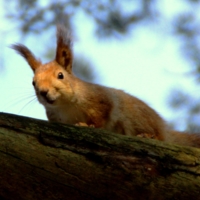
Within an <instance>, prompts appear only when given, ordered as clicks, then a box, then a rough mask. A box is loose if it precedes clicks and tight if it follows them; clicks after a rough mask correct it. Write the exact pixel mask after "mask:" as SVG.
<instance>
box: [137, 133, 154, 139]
mask: <svg viewBox="0 0 200 200" xmlns="http://www.w3.org/2000/svg"><path fill="white" fill-rule="evenodd" d="M137 137H142V138H152V139H154V138H155V135H153V134H149V133H140V134H138V135H137Z"/></svg>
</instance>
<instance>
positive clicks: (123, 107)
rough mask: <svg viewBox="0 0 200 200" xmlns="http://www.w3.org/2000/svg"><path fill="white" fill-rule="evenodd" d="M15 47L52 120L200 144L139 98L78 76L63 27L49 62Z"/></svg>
mask: <svg viewBox="0 0 200 200" xmlns="http://www.w3.org/2000/svg"><path fill="white" fill-rule="evenodd" d="M12 48H13V49H15V50H16V51H17V52H18V53H19V54H20V55H21V56H23V57H24V58H25V60H26V61H27V62H28V64H29V65H30V67H31V68H32V70H33V73H34V77H33V82H32V84H33V86H34V88H35V93H36V96H37V98H38V101H39V102H40V103H41V104H42V105H43V106H44V107H45V109H46V115H47V118H48V120H49V121H53V122H61V123H66V124H74V125H81V126H82V125H83V126H91V127H95V128H103V129H106V130H108V131H111V132H114V133H118V134H123V135H129V136H140V137H148V138H154V139H157V140H162V141H168V142H173V143H176V144H183V145H189V146H195V147H200V139H199V137H198V135H195V134H185V133H179V132H175V131H171V130H170V129H169V128H168V126H167V125H166V123H165V121H164V120H163V119H162V118H161V117H160V116H159V115H158V113H157V112H156V111H154V110H153V109H152V108H151V107H149V106H148V105H147V104H146V103H144V102H143V101H141V100H140V99H138V98H136V97H134V96H131V95H129V94H127V93H125V92H123V91H122V90H118V89H114V88H110V87H105V86H101V85H98V84H93V83H88V82H85V81H83V80H81V79H79V78H77V77H76V76H75V75H74V74H73V72H72V67H73V53H72V40H71V36H70V34H69V32H68V31H67V29H66V28H65V27H64V26H62V25H58V26H57V49H56V56H55V59H54V60H53V61H51V62H49V63H46V64H42V63H41V61H40V60H38V59H36V57H35V56H34V55H33V53H32V52H31V51H30V50H29V49H28V48H27V47H26V46H24V45H22V44H14V45H12Z"/></svg>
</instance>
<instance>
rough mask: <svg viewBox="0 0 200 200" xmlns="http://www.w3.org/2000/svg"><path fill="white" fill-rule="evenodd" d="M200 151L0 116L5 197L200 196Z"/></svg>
mask: <svg viewBox="0 0 200 200" xmlns="http://www.w3.org/2000/svg"><path fill="white" fill-rule="evenodd" d="M199 195H200V150H199V149H195V148H190V147H181V146H175V145H170V144H166V143H164V142H160V141H156V140H151V139H144V138H138V137H133V138H130V137H127V136H122V135H117V134H113V133H108V132H106V131H104V130H100V129H94V128H84V127H75V126H69V125H62V124H56V123H48V122H46V121H41V120H36V119H31V118H26V117H20V116H16V115H11V114H5V113H0V197H1V198H2V199H10V200H18V199H20V200H36V199H37V200H40V199H41V200H45V199H48V200H54V199H55V200H61V199H67V200H73V199H77V200H79V199H80V200H91V199H102V200H105V199H110V200H118V199H119V200H123V199H125V200H128V199H134V200H140V199H142V200H143V199H145V200H146V199H152V200H162V199H167V200H168V199H190V200H192V199H195V200H196V199H200V196H199Z"/></svg>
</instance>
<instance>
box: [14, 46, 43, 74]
mask: <svg viewBox="0 0 200 200" xmlns="http://www.w3.org/2000/svg"><path fill="white" fill-rule="evenodd" d="M11 48H12V49H14V50H15V51H17V53H19V54H20V55H21V56H22V57H24V58H25V60H26V61H27V62H28V64H29V65H30V67H31V68H32V70H33V71H35V70H36V68H38V67H39V66H40V65H41V62H40V61H39V60H37V59H36V58H35V56H34V55H33V53H32V52H31V51H30V50H29V49H28V48H27V47H26V46H24V45H22V44H13V45H11Z"/></svg>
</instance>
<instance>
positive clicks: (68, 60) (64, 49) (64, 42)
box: [55, 25, 73, 73]
mask: <svg viewBox="0 0 200 200" xmlns="http://www.w3.org/2000/svg"><path fill="white" fill-rule="evenodd" d="M71 46H72V41H71V35H70V33H69V32H68V31H67V30H66V29H65V27H64V26H62V25H58V26H57V50H56V59H55V60H56V62H57V63H58V64H59V65H61V66H62V67H64V68H65V69H66V70H67V71H68V73H72V61H73V55H72V51H71Z"/></svg>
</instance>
